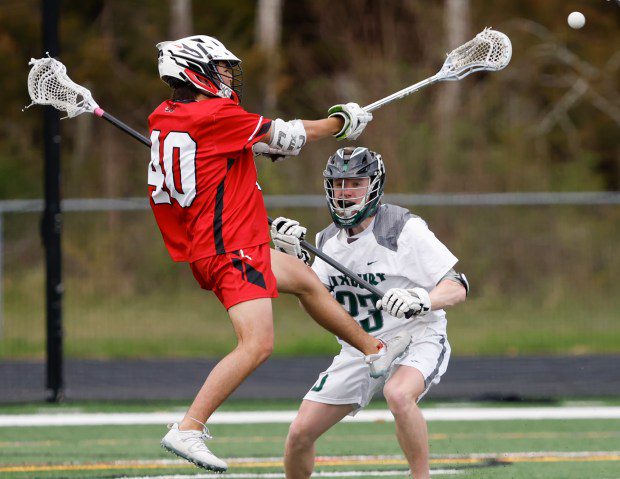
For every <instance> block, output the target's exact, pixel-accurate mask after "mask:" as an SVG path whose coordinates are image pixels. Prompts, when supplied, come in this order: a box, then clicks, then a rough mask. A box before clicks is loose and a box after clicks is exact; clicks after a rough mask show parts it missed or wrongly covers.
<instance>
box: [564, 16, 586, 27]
mask: <svg viewBox="0 0 620 479" xmlns="http://www.w3.org/2000/svg"><path fill="white" fill-rule="evenodd" d="M585 24H586V17H584V16H583V13H581V12H572V13H571V14H570V15H569V16H568V25H569V26H570V27H571V28H574V29H575V30H578V29H580V28H581V27H583V26H584V25H585Z"/></svg>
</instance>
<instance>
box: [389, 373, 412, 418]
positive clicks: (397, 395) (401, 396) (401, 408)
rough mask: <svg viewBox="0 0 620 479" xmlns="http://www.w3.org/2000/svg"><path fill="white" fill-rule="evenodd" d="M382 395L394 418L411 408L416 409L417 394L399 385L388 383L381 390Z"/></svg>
mask: <svg viewBox="0 0 620 479" xmlns="http://www.w3.org/2000/svg"><path fill="white" fill-rule="evenodd" d="M383 395H384V396H385V400H386V401H387V403H388V407H389V408H390V411H392V414H394V415H395V416H397V415H399V414H402V413H403V412H405V411H407V410H409V409H410V408H412V407H417V406H416V400H417V399H418V396H419V394H417V392H415V391H412V390H410V389H409V388H407V387H404V386H403V385H401V384H397V383H396V384H390V382H389V381H388V383H387V384H386V385H385V388H384V389H383Z"/></svg>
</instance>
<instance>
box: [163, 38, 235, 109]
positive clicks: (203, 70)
mask: <svg viewBox="0 0 620 479" xmlns="http://www.w3.org/2000/svg"><path fill="white" fill-rule="evenodd" d="M156 47H157V49H158V50H159V60H158V62H159V76H160V77H161V79H162V80H164V82H166V83H167V84H168V85H170V86H173V85H174V84H175V83H176V82H175V81H174V80H173V79H177V80H181V81H182V82H183V83H188V84H190V85H191V86H193V87H195V88H197V89H198V90H200V91H201V92H203V93H205V94H207V95H209V96H218V97H221V98H230V99H231V100H234V101H235V102H237V103H238V102H239V101H240V99H241V86H242V84H243V83H242V79H243V72H242V70H241V60H240V59H239V58H237V57H236V56H235V55H233V54H232V53H231V52H230V51H228V50H227V49H226V47H225V46H224V44H223V43H222V42H220V41H219V40H217V39H215V38H213V37H209V36H207V35H194V36H191V37H186V38H181V39H179V40H173V41H169V42H161V43H158V44H157V45H156ZM218 64H220V65H223V66H224V67H225V68H227V69H228V70H229V71H230V74H223V73H220V72H219V71H218V69H217V65H218ZM226 80H228V81H226ZM229 85H230V86H229Z"/></svg>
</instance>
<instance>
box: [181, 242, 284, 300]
mask: <svg viewBox="0 0 620 479" xmlns="http://www.w3.org/2000/svg"><path fill="white" fill-rule="evenodd" d="M190 266H191V268H192V273H194V278H196V281H198V283H199V284H200V287H201V288H202V289H206V290H209V291H213V292H214V293H215V295H216V296H217V297H218V299H219V300H220V302H221V303H222V304H223V305H224V307H225V308H226V309H229V308H230V307H232V306H234V305H235V304H238V303H243V302H244V301H250V300H252V299H258V298H277V297H278V289H277V285H276V277H275V276H274V275H273V272H272V271H271V253H270V250H269V243H265V244H262V245H259V246H252V247H249V248H246V249H243V250H238V251H235V252H232V253H224V254H218V255H215V256H209V257H207V258H203V259H199V260H198V261H194V262H193V263H191V265H190Z"/></svg>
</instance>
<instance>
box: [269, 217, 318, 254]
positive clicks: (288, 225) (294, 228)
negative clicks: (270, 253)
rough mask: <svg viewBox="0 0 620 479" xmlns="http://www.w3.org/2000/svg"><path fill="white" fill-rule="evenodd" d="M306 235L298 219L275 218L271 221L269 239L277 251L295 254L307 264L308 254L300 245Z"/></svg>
mask: <svg viewBox="0 0 620 479" xmlns="http://www.w3.org/2000/svg"><path fill="white" fill-rule="evenodd" d="M305 237H306V228H304V227H303V226H300V225H299V222H298V221H295V220H290V219H288V218H283V217H282V216H280V217H278V218H276V219H275V220H273V222H272V223H271V239H272V241H273V245H274V247H275V248H276V250H277V251H282V252H283V253H286V254H290V255H291V256H296V257H297V258H299V259H300V260H302V261H303V262H304V263H306V264H307V265H309V264H310V254H309V253H308V252H307V251H306V250H305V249H303V248H302V247H301V241H302V240H303V239H304V238H305Z"/></svg>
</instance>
